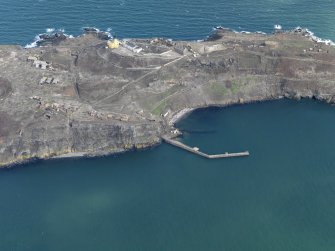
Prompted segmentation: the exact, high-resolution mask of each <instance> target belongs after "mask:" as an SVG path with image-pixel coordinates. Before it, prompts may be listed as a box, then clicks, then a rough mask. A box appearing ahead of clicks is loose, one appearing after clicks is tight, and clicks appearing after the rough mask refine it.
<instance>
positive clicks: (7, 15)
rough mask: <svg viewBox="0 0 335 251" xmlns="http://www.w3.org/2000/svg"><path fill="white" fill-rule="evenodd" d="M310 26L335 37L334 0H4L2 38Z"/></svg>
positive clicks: (178, 35)
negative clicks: (95, 30) (53, 32)
mask: <svg viewBox="0 0 335 251" xmlns="http://www.w3.org/2000/svg"><path fill="white" fill-rule="evenodd" d="M275 24H281V25H282V26H283V28H284V29H292V28H295V27H296V26H304V27H308V28H309V29H310V30H312V31H314V32H315V34H316V35H317V36H320V37H322V38H329V39H333V40H335V1H334V0H319V1H315V0H278V1H274V0H216V1H213V0H212V1H210V0H192V1H190V0H170V1H162V0H71V1H69V0H16V1H13V0H0V27H1V28H0V43H2V44H4V43H19V44H22V45H25V44H27V43H28V42H31V41H32V40H33V39H34V36H35V35H36V34H39V33H43V32H45V29H46V28H57V29H60V28H62V29H65V31H66V32H67V33H69V34H74V35H78V34H80V33H81V28H82V27H84V26H96V27H99V28H101V29H107V28H112V31H113V34H114V35H117V36H118V37H121V38H124V37H141V38H142V37H153V36H154V37H157V36H158V37H167V38H173V39H188V40H198V39H203V38H205V37H206V36H207V35H208V34H209V33H210V32H211V30H212V28H213V27H214V26H218V25H223V26H226V27H229V28H232V29H235V30H237V31H242V30H247V31H264V32H269V33H270V32H272V31H273V26H274V25H275Z"/></svg>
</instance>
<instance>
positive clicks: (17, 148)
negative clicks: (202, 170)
mask: <svg viewBox="0 0 335 251" xmlns="http://www.w3.org/2000/svg"><path fill="white" fill-rule="evenodd" d="M305 35H306V34H305V33H304V32H303V31H296V32H286V33H280V34H275V35H263V34H237V33H234V32H231V31H229V30H225V29H221V30H219V31H218V32H217V34H215V36H212V37H211V40H208V41H204V42H184V41H178V42H174V41H169V40H163V39H151V40H138V39H132V40H127V41H121V45H120V47H118V48H114V49H111V48H109V47H108V46H107V41H104V40H101V38H99V37H97V36H95V35H94V34H90V35H86V36H82V37H79V38H74V39H65V40H64V41H61V42H59V41H58V42H57V45H52V43H51V44H49V45H47V46H45V47H40V48H33V49H23V48H21V47H18V46H0V72H1V75H0V104H1V105H0V165H1V166H8V165H11V164H15V163H21V162H24V161H27V160H31V159H34V158H50V157H54V156H62V155H64V154H65V155H64V156H78V155H89V156H92V155H102V154H111V153H116V152H122V151H126V150H129V149H139V148H146V147H150V146H152V145H155V144H158V143H160V141H161V136H162V135H164V134H167V133H170V132H171V130H172V129H173V123H174V122H175V121H176V119H178V118H180V117H181V116H182V115H183V114H184V113H185V112H186V111H189V110H192V109H195V108H199V107H208V106H225V105H232V104H237V103H248V102H257V101H262V100H270V99H278V98H281V97H288V98H296V99H299V98H301V97H309V98H312V97H313V98H317V99H321V100H325V101H327V102H330V103H333V102H334V101H335V49H334V47H332V46H329V45H325V44H321V43H317V42H316V41H313V40H312V39H311V38H310V37H306V36H305ZM110 44H112V43H110ZM114 45H118V43H114ZM111 47H112V46H111ZM116 47H117V46H116Z"/></svg>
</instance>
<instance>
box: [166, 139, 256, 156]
mask: <svg viewBox="0 0 335 251" xmlns="http://www.w3.org/2000/svg"><path fill="white" fill-rule="evenodd" d="M162 139H163V140H164V141H165V142H166V143H168V144H171V145H173V146H176V147H179V148H181V149H184V150H186V151H189V152H191V153H194V154H196V155H199V156H202V157H204V158H207V159H220V158H233V157H246V156H249V155H250V154H249V152H248V151H245V152H239V153H227V152H226V153H223V154H214V155H209V154H206V153H203V152H200V151H199V150H198V148H196V147H195V148H192V147H190V146H187V145H185V144H183V143H181V142H179V141H176V140H173V139H170V138H168V137H166V136H163V137H162Z"/></svg>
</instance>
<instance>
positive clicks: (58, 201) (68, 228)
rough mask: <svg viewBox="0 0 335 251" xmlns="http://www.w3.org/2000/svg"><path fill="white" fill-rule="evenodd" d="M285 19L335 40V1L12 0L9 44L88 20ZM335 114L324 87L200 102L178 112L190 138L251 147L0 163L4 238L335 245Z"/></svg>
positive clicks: (239, 248) (50, 244) (266, 23)
mask: <svg viewBox="0 0 335 251" xmlns="http://www.w3.org/2000/svg"><path fill="white" fill-rule="evenodd" d="M274 25H281V26H282V27H283V29H294V28H295V27H297V26H301V27H306V28H308V29H309V30H311V31H312V32H314V34H315V35H316V36H318V37H321V38H323V39H332V40H335V1H334V0H319V1H315V0H313V1H312V0H278V1H274V0H243V1H242V0H234V1H232V0H217V1H214V0H192V1H190V0H170V1H159V0H137V1H135V0H86V1H85V0H81V1H79V0H71V1H68V0H52V1H51V0H16V1H12V0H11V1H9V0H0V44H19V45H22V46H25V45H29V44H30V43H32V42H33V41H34V39H35V36H36V35H38V34H41V33H44V32H53V31H57V30H62V31H64V32H65V33H67V34H69V35H73V36H78V35H80V34H82V28H83V27H87V26H90V27H91V26H94V27H97V28H99V29H101V30H105V31H109V32H111V33H112V35H113V36H114V37H118V38H131V37H137V38H147V37H164V38H170V39H173V40H202V39H205V38H206V37H207V36H208V35H209V34H210V33H211V32H212V30H213V27H216V26H224V27H228V28H231V29H233V30H235V31H237V32H241V31H250V32H255V31H262V32H266V33H272V32H273V29H274ZM277 27H278V26H277ZM0 75H1V73H0ZM0 119H1V118H0ZM334 124H335V107H334V106H331V105H329V104H325V103H321V102H319V101H316V100H304V99H303V100H301V101H292V100H286V99H283V100H279V101H271V102H263V103H254V104H248V105H240V106H232V107H226V108H208V109H200V110H196V111H194V112H193V113H191V114H190V115H189V116H188V117H186V118H184V119H183V120H181V121H179V122H178V123H177V125H176V126H177V127H178V128H179V129H180V130H181V131H183V137H182V138H181V139H180V140H181V141H183V142H184V143H186V144H189V145H191V146H197V147H199V148H200V150H202V151H204V152H206V153H209V154H216V153H222V152H235V151H245V150H248V151H249V152H250V156H249V157H245V158H235V159H215V160H208V159H203V158H201V157H199V156H196V155H193V154H191V153H188V152H186V151H183V150H181V149H177V148H175V147H173V146H170V145H167V144H164V143H163V144H161V145H159V146H157V147H155V148H152V149H148V150H144V151H134V152H128V153H124V154H120V155H116V156H108V157H100V158H77V159H57V160H44V161H42V160H40V161H35V162H32V163H29V164H25V165H21V166H16V167H14V168H12V169H4V170H0V250H1V251H74V250H81V251H92V250H95V251H109V250H111V251H197V250H199V251H204V250H206V251H225V250H227V251H231V250H232V251H235V250H236V251H262V250H265V251H267V250H273V251H276V250H278V251H282V250H288V251H309V250H310V251H316V250H317V251H328V250H329V251H332V250H335V200H334V198H335V158H334V156H335V154H334V149H335V146H334V142H335V131H334Z"/></svg>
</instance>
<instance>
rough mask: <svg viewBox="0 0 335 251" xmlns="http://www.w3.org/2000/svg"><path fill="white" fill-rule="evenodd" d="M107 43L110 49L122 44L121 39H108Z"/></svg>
mask: <svg viewBox="0 0 335 251" xmlns="http://www.w3.org/2000/svg"><path fill="white" fill-rule="evenodd" d="M107 45H108V47H109V48H110V49H117V48H119V46H120V41H119V40H118V39H112V40H108V42H107Z"/></svg>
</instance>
